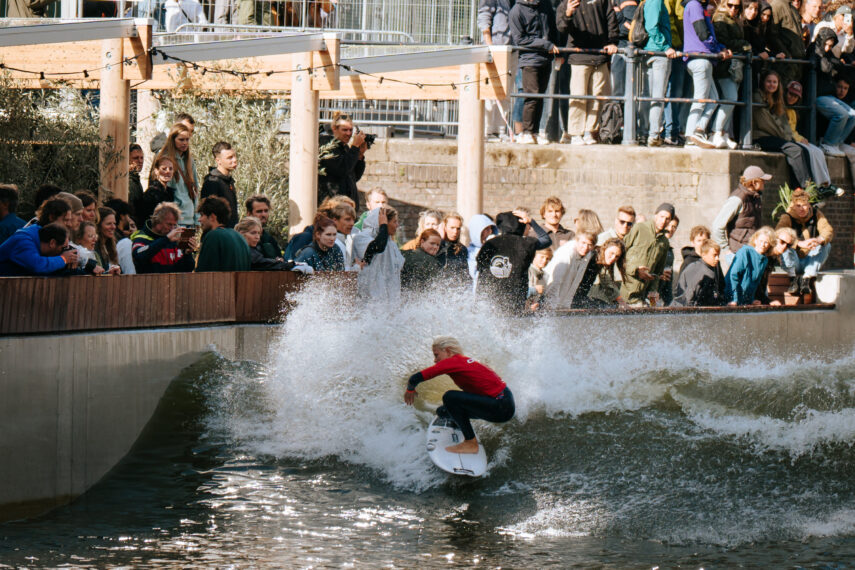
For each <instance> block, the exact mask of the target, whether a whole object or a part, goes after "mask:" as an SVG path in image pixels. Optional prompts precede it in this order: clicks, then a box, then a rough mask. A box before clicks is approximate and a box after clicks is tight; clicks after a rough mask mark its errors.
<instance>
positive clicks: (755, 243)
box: [724, 226, 777, 305]
mask: <svg viewBox="0 0 855 570" xmlns="http://www.w3.org/2000/svg"><path fill="white" fill-rule="evenodd" d="M776 239H777V238H776V236H775V230H773V229H772V228H771V227H769V226H763V227H762V228H760V229H759V230H757V232H756V233H755V234H754V235H753V236H751V239H750V240H749V241H748V245H749V246H750V247H741V248H739V251H737V252H736V256H735V257H734V258H733V263H731V264H730V269H728V270H727V275H726V276H725V278H724V294H725V298H726V299H727V301H728V303H727V304H728V305H760V304H762V302H761V301H760V300H759V299H756V297H757V288H758V286H759V285H760V282H761V281H762V280H763V273H764V272H765V271H766V266H767V265H768V264H769V257H768V256H769V255H771V253H772V244H773V243H775V241H776Z"/></svg>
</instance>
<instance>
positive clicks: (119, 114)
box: [98, 39, 131, 200]
mask: <svg viewBox="0 0 855 570" xmlns="http://www.w3.org/2000/svg"><path fill="white" fill-rule="evenodd" d="M122 44H123V42H122V40H121V39H116V40H104V42H103V50H104V55H103V59H102V62H103V65H105V66H109V68H106V69H103V70H102V71H101V116H100V134H101V149H100V153H99V166H100V172H101V187H100V189H99V191H98V198H99V199H100V200H104V199H109V198H111V197H112V198H120V199H122V200H127V199H128V144H129V137H130V101H131V98H130V93H131V91H130V89H131V86H130V81H128V80H126V79H124V74H123V70H122V67H123V64H122V58H123V55H122V53H123V49H122Z"/></svg>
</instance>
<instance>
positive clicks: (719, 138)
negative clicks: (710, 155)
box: [710, 133, 727, 148]
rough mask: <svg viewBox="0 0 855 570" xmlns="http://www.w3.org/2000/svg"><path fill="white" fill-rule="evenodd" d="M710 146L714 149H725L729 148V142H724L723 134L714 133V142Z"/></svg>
mask: <svg viewBox="0 0 855 570" xmlns="http://www.w3.org/2000/svg"><path fill="white" fill-rule="evenodd" d="M710 144H711V145H712V146H713V147H714V148H725V147H727V142H725V140H724V135H723V134H721V133H713V136H712V140H711V141H710Z"/></svg>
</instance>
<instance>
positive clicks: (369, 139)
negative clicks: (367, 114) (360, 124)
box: [365, 133, 377, 149]
mask: <svg viewBox="0 0 855 570" xmlns="http://www.w3.org/2000/svg"><path fill="white" fill-rule="evenodd" d="M375 140H377V135H369V134H368V133H365V148H366V149H368V148H371V145H373V144H374V141H375Z"/></svg>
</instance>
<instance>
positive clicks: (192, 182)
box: [152, 123, 197, 200]
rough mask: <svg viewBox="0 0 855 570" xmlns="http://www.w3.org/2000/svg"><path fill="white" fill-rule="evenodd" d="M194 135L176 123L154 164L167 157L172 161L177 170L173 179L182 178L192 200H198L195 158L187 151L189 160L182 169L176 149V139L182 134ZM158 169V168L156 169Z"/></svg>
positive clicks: (185, 127)
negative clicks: (194, 174)
mask: <svg viewBox="0 0 855 570" xmlns="http://www.w3.org/2000/svg"><path fill="white" fill-rule="evenodd" d="M184 133H186V134H188V135H190V134H192V133H190V129H188V128H187V126H186V125H185V124H183V123H175V124H174V125H172V128H171V129H170V130H169V136H167V137H166V144H165V145H163V148H162V149H160V152H159V153H158V155H157V157H156V158H155V161H154V163H155V164H158V161H159V160H160V159H161V157H164V156H165V157H167V158H169V160H171V161H172V166H173V167H174V168H175V172H174V173H173V174H172V179H173V180H176V179H178V178H181V180H183V181H184V185H185V186H187V193H188V194H189V195H190V199H191V200H195V199H196V187H197V184H196V182H197V181H196V179H195V178H193V156H192V155H191V154H190V149H189V148H188V149H187V160H186V161H185V163H184V168H183V169H182V168H181V164H180V163H179V162H178V149H176V148H175V139H176V138H178V135H180V134H184ZM155 168H156V167H155ZM153 179H154V169H152V180H153Z"/></svg>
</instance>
